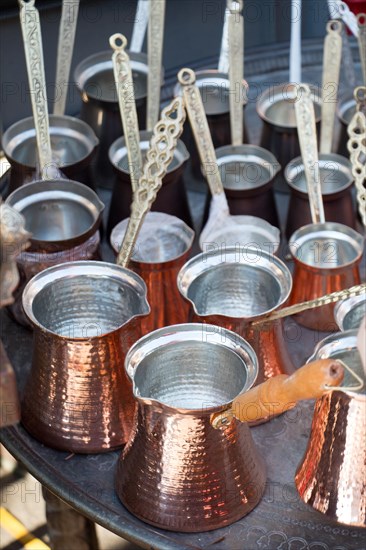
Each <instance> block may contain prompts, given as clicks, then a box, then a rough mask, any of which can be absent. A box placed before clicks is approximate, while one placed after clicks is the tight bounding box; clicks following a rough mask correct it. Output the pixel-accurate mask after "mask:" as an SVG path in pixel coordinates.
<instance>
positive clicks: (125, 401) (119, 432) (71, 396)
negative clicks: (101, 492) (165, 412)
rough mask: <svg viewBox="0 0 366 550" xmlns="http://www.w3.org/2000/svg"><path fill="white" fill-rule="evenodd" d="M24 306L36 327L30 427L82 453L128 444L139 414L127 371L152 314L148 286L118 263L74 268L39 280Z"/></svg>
mask: <svg viewBox="0 0 366 550" xmlns="http://www.w3.org/2000/svg"><path fill="white" fill-rule="evenodd" d="M23 307H24V311H25V313H26V315H27V317H28V319H29V321H30V322H31V324H32V326H33V328H34V347H33V359H32V370H31V373H30V376H29V378H28V381H27V385H26V388H25V391H24V397H23V402H22V408H21V412H22V423H23V425H24V427H25V428H26V429H27V430H28V431H29V432H30V433H31V434H32V435H33V436H34V437H35V438H36V439H38V440H39V441H41V442H42V443H44V444H45V445H49V446H50V447H54V448H56V449H61V450H64V451H69V452H74V453H99V452H104V451H109V450H111V449H114V448H116V447H119V446H121V445H122V444H123V443H125V442H126V440H127V438H128V437H129V434H130V427H131V424H132V417H133V411H134V401H133V396H132V390H131V385H130V383H129V381H128V380H127V377H126V374H125V372H124V369H123V367H122V365H123V361H124V358H125V354H126V352H127V350H128V348H129V347H130V346H131V345H132V344H133V343H134V342H136V340H138V338H139V337H140V336H141V323H140V317H141V316H143V315H146V314H147V313H149V306H148V303H147V301H146V286H145V283H144V282H143V280H142V279H141V278H140V277H139V276H138V275H136V274H135V273H133V272H132V271H130V270H128V269H124V268H122V267H119V266H116V265H114V264H108V263H103V262H70V263H67V264H62V265H58V266H55V267H51V268H49V269H46V270H45V271H42V273H38V274H37V275H36V276H35V277H33V279H31V281H30V282H29V283H28V284H27V286H26V288H25V290H24V293H23Z"/></svg>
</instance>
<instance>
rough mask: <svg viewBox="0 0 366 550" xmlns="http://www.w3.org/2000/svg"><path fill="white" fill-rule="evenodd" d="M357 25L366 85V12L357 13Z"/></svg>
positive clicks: (365, 83)
mask: <svg viewBox="0 0 366 550" xmlns="http://www.w3.org/2000/svg"><path fill="white" fill-rule="evenodd" d="M357 25H358V37H357V39H358V47H359V50H360V59H361V67H362V75H363V83H364V85H365V86H366V13H359V14H357Z"/></svg>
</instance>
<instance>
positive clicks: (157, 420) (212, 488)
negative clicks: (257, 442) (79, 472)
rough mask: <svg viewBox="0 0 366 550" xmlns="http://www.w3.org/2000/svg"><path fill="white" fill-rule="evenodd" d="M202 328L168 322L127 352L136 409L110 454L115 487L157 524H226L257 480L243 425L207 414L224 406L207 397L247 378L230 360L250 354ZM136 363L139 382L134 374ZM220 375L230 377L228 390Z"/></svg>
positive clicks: (253, 494) (253, 496) (259, 473)
mask: <svg viewBox="0 0 366 550" xmlns="http://www.w3.org/2000/svg"><path fill="white" fill-rule="evenodd" d="M217 331H219V332H217ZM220 331H221V332H220ZM193 332H195V333H196V334H195V336H192V333H193ZM206 336H207V339H206ZM206 336H205V328H204V326H202V325H177V326H173V327H167V328H165V329H161V330H159V331H155V332H154V333H152V334H149V335H148V336H147V337H145V338H143V339H141V340H140V341H139V342H137V344H136V346H134V347H133V348H132V349H131V350H130V351H129V353H128V356H127V357H126V368H127V372H128V373H129V375H130V377H131V378H132V379H133V387H134V394H135V397H136V400H137V411H136V416H135V423H134V428H133V431H132V434H131V439H130V441H129V442H128V444H127V445H126V447H125V448H124V450H123V452H122V454H121V457H120V460H119V462H118V466H117V474H116V490H117V494H118V496H119V498H120V499H121V501H122V502H123V504H124V505H125V506H126V507H127V509H128V510H130V512H131V513H133V514H134V515H136V516H137V517H139V518H140V519H141V520H143V521H145V522H147V523H150V524H152V525H155V526H157V527H161V528H163V529H168V530H174V531H184V532H200V531H209V530H211V529H217V528H220V527H223V526H225V525H229V524H231V523H233V522H235V521H237V520H239V519H240V518H241V517H243V516H245V515H246V514H248V513H249V512H250V511H251V510H252V509H253V508H254V507H255V506H256V505H257V504H258V502H259V501H260V499H261V496H262V494H263V491H264V488H265V482H266V473H265V467H264V464H263V461H262V459H261V457H260V456H259V454H258V452H257V450H256V448H255V446H254V442H253V439H252V436H251V433H250V429H249V427H248V425H247V424H244V423H243V424H241V423H240V422H238V421H236V420H234V421H233V422H232V423H231V424H230V425H229V426H228V427H227V428H226V429H224V430H215V429H214V428H213V426H212V425H211V415H212V414H214V413H216V412H218V411H220V410H222V407H221V406H218V405H216V406H215V405H212V403H213V402H214V403H219V402H220V398H222V399H223V400H226V399H227V398H228V396H229V394H230V391H231V392H233V393H235V392H238V393H240V392H241V391H246V389H248V388H249V387H250V386H251V385H252V383H253V380H254V378H253V376H252V375H250V373H249V372H248V378H247V379H246V382H245V386H244V388H243V380H241V379H240V374H239V371H238V370H237V366H238V363H237V361H238V360H239V357H240V358H241V359H242V358H243V355H242V354H243V350H244V349H247V350H248V353H249V355H248V356H247V358H246V360H245V364H246V365H247V366H249V368H250V363H251V358H253V359H254V361H255V355H254V353H253V350H251V351H250V348H249V347H248V345H247V344H246V343H245V342H244V343H243V341H242V340H241V339H240V338H239V337H238V336H236V335H234V334H232V333H229V332H228V331H224V330H223V329H219V327H212V326H209V325H208V326H207V334H206ZM193 338H194V339H195V341H192V340H193ZM154 341H155V342H154ZM150 343H152V346H151V347H150V350H148V349H147V348H149V345H150ZM231 345H233V347H231ZM229 346H230V347H231V351H230V352H229V355H227V352H228V351H229V350H228V347H229ZM199 348H202V351H201V352H199V351H198V350H199ZM145 349H146V350H147V353H148V354H149V358H151V359H149V360H148V361H146V360H145V357H146V353H145ZM223 352H224V354H225V357H226V360H225V361H222V355H221V353H223ZM191 354H193V355H194V357H193V355H192V357H191ZM230 356H231V359H230ZM234 356H235V359H234V363H235V365H234V371H235V374H232V373H231V366H233V365H232V364H231V361H232V359H233V357H234ZM220 357H221V360H220ZM191 359H192V360H191ZM141 369H142V370H143V378H144V380H140V382H137V381H136V378H137V377H138V376H140V379H141V374H139V371H140V370H141ZM152 370H155V373H154V374H153V377H152V378H151V375H150V372H151V371H152ZM159 371H160V372H162V374H161V375H159ZM225 372H226V373H227V374H225ZM215 373H216V375H215ZM252 374H253V373H252ZM225 377H227V379H230V378H231V380H232V379H233V378H235V379H236V387H235V383H234V386H231V388H230V390H229V393H228V394H227V395H226V394H225V392H227V391H228V390H227V388H228V386H230V382H229V384H228V383H226V384H224V383H223V379H224V378H225ZM238 377H239V378H238ZM221 378H222V380H221ZM154 379H155V383H154V381H153V380H154ZM218 379H219V380H220V382H218ZM151 383H152V384H151ZM149 384H151V388H148V389H147V388H146V385H149ZM142 385H144V386H145V387H143V388H142V389H141V386H142ZM219 387H220V388H221V390H220V389H219ZM137 390H139V391H138V392H137ZM221 392H222V393H221ZM140 393H141V394H142V396H141V395H139V394H140ZM158 395H160V399H159V397H158ZM230 395H231V394H230ZM174 403H176V405H175V404H174Z"/></svg>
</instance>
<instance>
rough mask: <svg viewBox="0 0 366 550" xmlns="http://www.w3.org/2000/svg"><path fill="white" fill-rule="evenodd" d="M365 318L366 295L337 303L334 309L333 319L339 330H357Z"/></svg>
mask: <svg viewBox="0 0 366 550" xmlns="http://www.w3.org/2000/svg"><path fill="white" fill-rule="evenodd" d="M365 316H366V295H365V294H361V296H353V297H352V298H348V299H347V300H342V302H338V303H337V304H336V305H335V307H334V319H335V321H336V323H337V325H338V327H339V330H342V331H345V330H352V329H358V328H359V327H360V325H361V322H362V319H363V318H364V317H365Z"/></svg>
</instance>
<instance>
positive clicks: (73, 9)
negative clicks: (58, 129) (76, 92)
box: [53, 0, 80, 115]
mask: <svg viewBox="0 0 366 550" xmlns="http://www.w3.org/2000/svg"><path fill="white" fill-rule="evenodd" d="M79 4H80V0H64V1H63V3H62V14H61V23H60V31H59V37H58V48H57V68H56V98H55V103H54V105H53V114H54V115H63V114H64V113H65V105H66V98H67V89H68V82H69V76H70V67H71V60H72V54H73V49H74V41H75V32H76V25H77V20H78V13H79Z"/></svg>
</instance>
